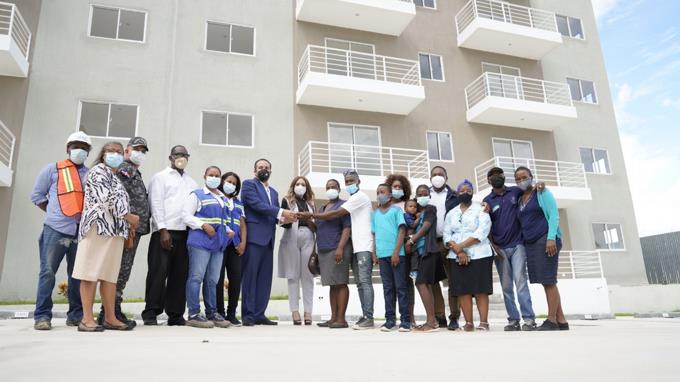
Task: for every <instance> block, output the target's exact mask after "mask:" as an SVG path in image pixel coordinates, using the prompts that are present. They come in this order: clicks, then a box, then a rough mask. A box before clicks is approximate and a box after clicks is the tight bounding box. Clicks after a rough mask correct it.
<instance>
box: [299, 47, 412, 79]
mask: <svg viewBox="0 0 680 382" xmlns="http://www.w3.org/2000/svg"><path fill="white" fill-rule="evenodd" d="M310 72H314V73H325V74H329V75H336V76H343V77H353V78H363V79H368V80H374V81H384V82H392V83H400V84H405V85H417V86H420V84H421V82H420V70H419V66H418V61H414V60H406V59H402V58H395V57H386V56H380V55H376V54H369V53H361V52H355V51H349V50H343V49H335V48H328V47H324V46H317V45H309V46H307V49H305V52H304V54H303V55H302V58H301V59H300V62H299V63H298V83H300V82H302V80H304V78H305V76H306V75H307V74H308V73H310Z"/></svg>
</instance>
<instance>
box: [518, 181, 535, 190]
mask: <svg viewBox="0 0 680 382" xmlns="http://www.w3.org/2000/svg"><path fill="white" fill-rule="evenodd" d="M533 183H534V180H533V179H531V178H529V179H524V180H523V181H521V182H519V183H517V187H519V188H521V189H522V191H526V190H528V189H529V188H530V187H531V186H532V185H533Z"/></svg>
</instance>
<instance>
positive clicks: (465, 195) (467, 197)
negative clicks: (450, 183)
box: [458, 193, 472, 204]
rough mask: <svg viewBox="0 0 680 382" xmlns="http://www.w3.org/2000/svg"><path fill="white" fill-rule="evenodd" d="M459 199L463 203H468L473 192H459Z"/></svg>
mask: <svg viewBox="0 0 680 382" xmlns="http://www.w3.org/2000/svg"><path fill="white" fill-rule="evenodd" d="M458 200H460V202H461V203H463V204H468V203H470V202H471V201H472V194H468V193H463V194H458Z"/></svg>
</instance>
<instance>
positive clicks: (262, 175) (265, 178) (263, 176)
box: [257, 170, 269, 182]
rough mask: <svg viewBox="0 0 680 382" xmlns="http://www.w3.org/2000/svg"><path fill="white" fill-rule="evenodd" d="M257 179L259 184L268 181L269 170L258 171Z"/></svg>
mask: <svg viewBox="0 0 680 382" xmlns="http://www.w3.org/2000/svg"><path fill="white" fill-rule="evenodd" d="M257 179H259V180H260V182H266V181H268V180H269V170H260V171H258V172H257Z"/></svg>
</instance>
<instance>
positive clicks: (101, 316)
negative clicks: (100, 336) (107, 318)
mask: <svg viewBox="0 0 680 382" xmlns="http://www.w3.org/2000/svg"><path fill="white" fill-rule="evenodd" d="M97 325H100V326H101V325H104V309H102V310H101V311H99V315H98V316H97Z"/></svg>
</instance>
